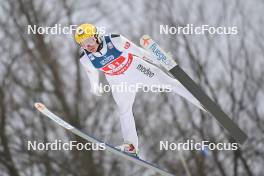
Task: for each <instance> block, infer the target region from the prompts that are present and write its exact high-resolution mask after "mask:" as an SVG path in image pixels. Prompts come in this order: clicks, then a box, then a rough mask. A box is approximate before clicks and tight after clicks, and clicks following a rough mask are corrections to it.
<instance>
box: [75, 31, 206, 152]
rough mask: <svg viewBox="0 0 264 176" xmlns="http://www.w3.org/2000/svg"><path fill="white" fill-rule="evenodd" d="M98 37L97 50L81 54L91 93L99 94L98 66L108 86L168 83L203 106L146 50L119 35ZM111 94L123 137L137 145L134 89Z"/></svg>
mask: <svg viewBox="0 0 264 176" xmlns="http://www.w3.org/2000/svg"><path fill="white" fill-rule="evenodd" d="M101 40H102V43H101V46H100V48H101V49H100V51H99V52H96V53H89V52H88V51H86V50H85V51H84V53H83V55H82V56H81V58H80V62H81V64H82V66H83V67H84V68H85V70H86V72H87V74H88V76H89V79H90V85H91V92H92V93H94V94H95V95H100V90H99V73H98V70H101V71H102V72H103V73H104V74H105V76H106V79H107V80H108V82H109V84H110V86H112V85H121V84H123V85H124V83H125V84H126V85H127V86H131V85H134V86H135V85H136V84H138V83H142V84H144V86H153V85H154V86H155V85H159V86H160V85H170V86H171V89H172V91H173V92H175V93H177V94H178V95H180V96H182V97H184V98H185V99H187V100H188V101H190V102H191V103H192V104H194V105H196V106H197V107H198V108H200V109H202V110H204V109H203V107H202V106H201V104H200V102H199V101H198V100H197V99H196V98H195V97H194V96H193V95H192V94H191V93H190V92H189V91H188V90H187V89H186V88H185V87H184V86H183V85H182V84H181V83H180V82H179V81H178V80H176V79H174V78H171V77H170V76H169V75H168V74H166V73H165V72H163V71H162V70H161V69H160V68H159V67H157V66H155V65H153V64H151V63H149V62H152V63H154V64H156V65H158V63H157V62H158V61H156V60H155V59H153V58H152V56H151V55H150V54H149V53H148V52H147V51H145V50H144V49H142V48H140V47H138V46H136V45H135V44H134V43H132V42H131V41H129V40H128V39H126V38H125V37H123V36H121V35H115V34H111V35H105V36H101ZM112 95H113V98H114V100H115V102H116V104H117V106H118V110H119V113H120V122H121V129H122V135H123V138H124V141H126V142H128V143H131V144H133V145H134V146H135V147H136V148H138V136H137V131H136V126H135V120H134V116H133V113H132V106H133V103H134V99H135V96H136V91H133V92H131V91H117V90H113V89H112Z"/></svg>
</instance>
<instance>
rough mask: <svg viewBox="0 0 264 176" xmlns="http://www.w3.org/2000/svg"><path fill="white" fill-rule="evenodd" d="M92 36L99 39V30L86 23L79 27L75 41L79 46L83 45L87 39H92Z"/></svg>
mask: <svg viewBox="0 0 264 176" xmlns="http://www.w3.org/2000/svg"><path fill="white" fill-rule="evenodd" d="M92 36H95V37H96V38H97V37H98V33H97V29H96V27H95V26H94V25H92V24H88V23H84V24H81V25H80V26H78V27H77V29H76V32H75V36H74V37H75V41H76V42H77V43H78V44H81V42H82V41H83V40H85V39H87V38H90V37H92Z"/></svg>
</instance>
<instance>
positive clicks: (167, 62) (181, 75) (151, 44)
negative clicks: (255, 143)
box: [140, 35, 247, 145]
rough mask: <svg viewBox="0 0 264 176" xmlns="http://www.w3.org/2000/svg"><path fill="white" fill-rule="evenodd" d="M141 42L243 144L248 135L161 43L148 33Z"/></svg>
mask: <svg viewBox="0 0 264 176" xmlns="http://www.w3.org/2000/svg"><path fill="white" fill-rule="evenodd" d="M140 44H141V46H142V47H144V48H145V49H146V50H147V51H149V52H150V53H151V54H152V55H153V56H154V58H156V59H157V60H158V61H159V62H160V64H161V65H162V66H163V67H164V68H166V70H168V71H169V72H170V73H171V74H172V75H173V76H174V77H175V78H176V79H177V80H178V81H179V82H180V83H181V84H182V85H183V86H184V87H185V88H186V89H187V90H188V91H189V92H190V93H191V94H192V95H193V96H194V97H195V98H196V99H197V100H199V101H200V103H201V104H202V105H203V107H205V108H206V110H207V111H208V112H210V113H211V114H212V115H213V116H214V117H215V118H216V120H217V121H218V122H219V123H220V124H221V125H222V126H223V127H224V128H225V129H227V131H228V132H229V133H230V135H231V136H233V137H234V139H235V140H236V141H237V142H238V143H239V144H241V145H242V144H243V143H245V141H246V140H247V135H246V134H245V133H244V132H243V131H242V130H241V129H240V128H239V127H238V126H237V125H236V124H235V123H234V122H233V121H232V120H231V119H230V118H229V117H228V116H227V115H226V114H225V113H224V112H223V111H222V110H221V108H220V107H219V106H218V105H217V104H216V103H214V102H213V101H212V100H211V99H210V98H209V96H207V95H206V94H205V93H204V91H202V89H201V88H200V87H199V86H198V85H197V84H196V83H195V82H194V81H193V80H192V79H191V78H190V77H189V76H188V75H187V74H186V73H185V72H184V71H183V69H182V68H181V67H180V66H179V65H178V64H177V63H176V62H175V61H174V60H173V59H172V58H171V56H169V55H168V54H167V53H165V52H164V51H163V50H162V49H161V48H160V47H159V45H158V44H157V43H156V42H155V41H153V40H152V39H151V38H150V37H149V36H148V35H144V36H142V37H141V39H140Z"/></svg>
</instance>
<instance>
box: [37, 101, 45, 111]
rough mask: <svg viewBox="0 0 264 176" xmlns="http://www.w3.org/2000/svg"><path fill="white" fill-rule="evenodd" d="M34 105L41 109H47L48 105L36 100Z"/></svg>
mask: <svg viewBox="0 0 264 176" xmlns="http://www.w3.org/2000/svg"><path fill="white" fill-rule="evenodd" d="M34 106H35V108H37V110H39V111H43V110H44V109H46V106H45V105H44V104H42V103H40V102H36V103H35V104H34Z"/></svg>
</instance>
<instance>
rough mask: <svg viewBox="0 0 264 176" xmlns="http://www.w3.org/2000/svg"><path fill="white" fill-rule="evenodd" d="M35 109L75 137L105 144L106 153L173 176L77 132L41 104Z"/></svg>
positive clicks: (165, 175)
mask: <svg viewBox="0 0 264 176" xmlns="http://www.w3.org/2000/svg"><path fill="white" fill-rule="evenodd" d="M35 107H36V108H37V110H39V111H40V112H41V113H42V114H44V115H45V116H47V117H49V118H50V119H52V120H53V121H55V122H56V123H57V124H59V125H60V126H62V127H63V128H65V129H67V130H69V131H71V132H72V133H74V134H76V135H77V136H80V137H81V138H83V139H85V140H87V141H89V142H92V143H104V144H105V148H106V150H107V151H109V152H111V153H113V154H115V155H117V156H121V157H123V158H125V159H127V160H129V161H132V162H134V163H135V164H137V165H139V166H142V167H145V168H147V169H150V170H152V171H155V172H156V173H159V174H161V175H163V176H173V174H170V173H169V172H167V171H165V170H163V169H160V168H159V167H157V166H155V165H154V164H151V163H149V162H147V161H144V160H142V159H140V158H136V157H133V156H130V155H129V154H127V153H125V152H122V151H121V150H119V149H117V148H115V147H114V146H111V145H110V144H107V143H105V142H103V141H101V140H99V139H97V138H95V137H93V136H90V135H88V134H85V133H84V132H82V131H80V130H78V129H77V128H75V127H73V126H72V125H70V124H69V123H67V122H65V121H64V120H62V119H61V118H60V117H58V116H57V115H55V114H53V113H52V112H51V111H50V110H49V109H48V108H47V107H46V106H45V105H44V104H42V103H35Z"/></svg>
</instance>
